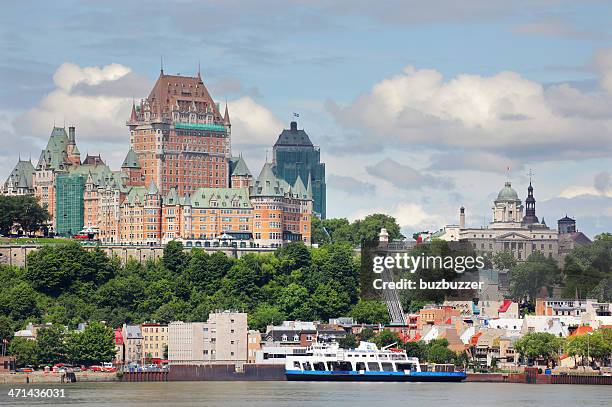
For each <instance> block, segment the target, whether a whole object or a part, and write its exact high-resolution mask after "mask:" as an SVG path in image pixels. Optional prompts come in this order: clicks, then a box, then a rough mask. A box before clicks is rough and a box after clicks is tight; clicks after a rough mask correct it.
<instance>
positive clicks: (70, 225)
mask: <svg viewBox="0 0 612 407" xmlns="http://www.w3.org/2000/svg"><path fill="white" fill-rule="evenodd" d="M126 124H127V127H128V128H129V137H130V138H129V141H130V148H129V150H128V152H127V154H126V157H125V159H124V161H123V163H122V165H121V169H120V170H119V171H113V170H111V169H110V168H109V167H108V166H107V165H106V164H105V163H104V161H103V159H102V157H100V156H91V155H87V157H85V158H84V159H81V156H80V151H79V149H78V148H77V145H76V129H75V127H69V128H68V132H66V129H65V128H61V127H54V128H53V130H52V132H51V136H50V138H49V142H48V143H47V146H46V148H45V149H44V150H42V152H41V155H40V158H39V160H38V163H37V164H36V166H34V165H33V164H32V163H31V162H30V161H22V160H21V159H20V160H19V162H18V163H17V165H16V166H15V168H14V169H13V171H12V172H11V174H10V175H9V177H8V179H7V181H6V182H5V183H4V185H3V186H2V191H1V192H2V193H3V194H5V195H26V194H32V195H34V196H35V197H36V198H38V199H39V201H40V203H41V204H43V205H45V206H46V207H47V209H48V211H49V213H50V215H51V218H52V219H51V221H50V222H49V225H48V232H50V233H54V234H57V235H61V236H73V235H77V234H87V235H88V236H90V237H93V238H96V239H99V240H100V241H101V242H102V243H105V244H134V245H159V244H164V243H166V242H168V241H170V240H182V241H184V242H185V244H186V245H187V246H203V247H207V246H216V245H221V244H223V245H227V244H228V243H230V244H232V245H235V246H239V247H279V246H282V245H283V244H286V243H287V242H290V241H302V242H304V243H306V244H308V245H309V244H310V238H311V234H310V225H311V220H312V216H322V217H324V216H325V164H323V163H321V162H320V155H319V149H318V147H315V146H314V145H313V144H312V142H311V141H310V139H309V138H308V135H307V134H306V133H305V132H304V130H298V128H297V123H296V122H292V123H291V125H290V128H289V129H287V130H284V131H283V132H282V133H281V135H280V136H279V138H278V141H277V143H276V144H275V146H274V157H273V160H272V163H268V162H266V163H265V165H264V166H263V168H262V169H261V172H260V173H259V176H257V177H253V175H252V173H251V171H250V170H249V168H248V166H247V164H246V162H245V160H244V158H243V157H242V156H241V155H238V156H233V155H232V145H231V128H232V125H231V121H230V116H229V112H228V108H227V104H226V105H225V109H224V112H223V114H222V113H221V110H220V106H219V105H218V104H217V103H215V102H214V101H213V99H212V97H211V95H210V94H209V92H208V90H207V89H206V86H205V85H204V83H203V81H202V78H201V75H200V74H199V73H198V74H197V75H196V76H195V77H187V76H178V75H167V74H164V72H163V70H161V71H160V75H159V77H158V79H157V82H156V83H155V86H154V87H153V89H152V90H151V93H150V94H149V96H148V97H147V98H146V99H143V100H141V101H140V102H139V103H133V104H132V110H131V114H130V117H129V119H128V120H127V123H126Z"/></svg>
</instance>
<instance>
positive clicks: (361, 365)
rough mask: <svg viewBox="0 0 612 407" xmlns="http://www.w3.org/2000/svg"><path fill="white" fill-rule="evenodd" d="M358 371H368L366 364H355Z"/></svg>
mask: <svg viewBox="0 0 612 407" xmlns="http://www.w3.org/2000/svg"><path fill="white" fill-rule="evenodd" d="M355 367H356V370H366V368H365V362H357V363H356V364H355Z"/></svg>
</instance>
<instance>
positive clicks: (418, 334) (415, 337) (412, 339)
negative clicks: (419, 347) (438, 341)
mask: <svg viewBox="0 0 612 407" xmlns="http://www.w3.org/2000/svg"><path fill="white" fill-rule="evenodd" d="M420 340H421V334H420V333H418V332H417V334H416V335H414V337H412V338H410V340H409V341H408V342H418V341H420Z"/></svg>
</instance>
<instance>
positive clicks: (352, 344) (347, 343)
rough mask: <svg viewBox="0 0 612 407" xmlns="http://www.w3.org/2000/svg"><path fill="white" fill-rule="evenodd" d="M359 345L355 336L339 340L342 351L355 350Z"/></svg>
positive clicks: (349, 335)
mask: <svg viewBox="0 0 612 407" xmlns="http://www.w3.org/2000/svg"><path fill="white" fill-rule="evenodd" d="M358 345H359V343H357V337H356V336H355V335H353V334H346V336H345V337H344V338H340V339H339V340H338V346H340V347H341V348H342V349H355V348H356V347H357V346H358Z"/></svg>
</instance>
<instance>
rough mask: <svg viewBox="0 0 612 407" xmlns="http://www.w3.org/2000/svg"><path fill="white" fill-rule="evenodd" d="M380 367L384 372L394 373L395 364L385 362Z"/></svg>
mask: <svg viewBox="0 0 612 407" xmlns="http://www.w3.org/2000/svg"><path fill="white" fill-rule="evenodd" d="M380 365H381V366H382V370H383V372H392V371H393V363H389V362H383V363H381V364H380Z"/></svg>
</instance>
